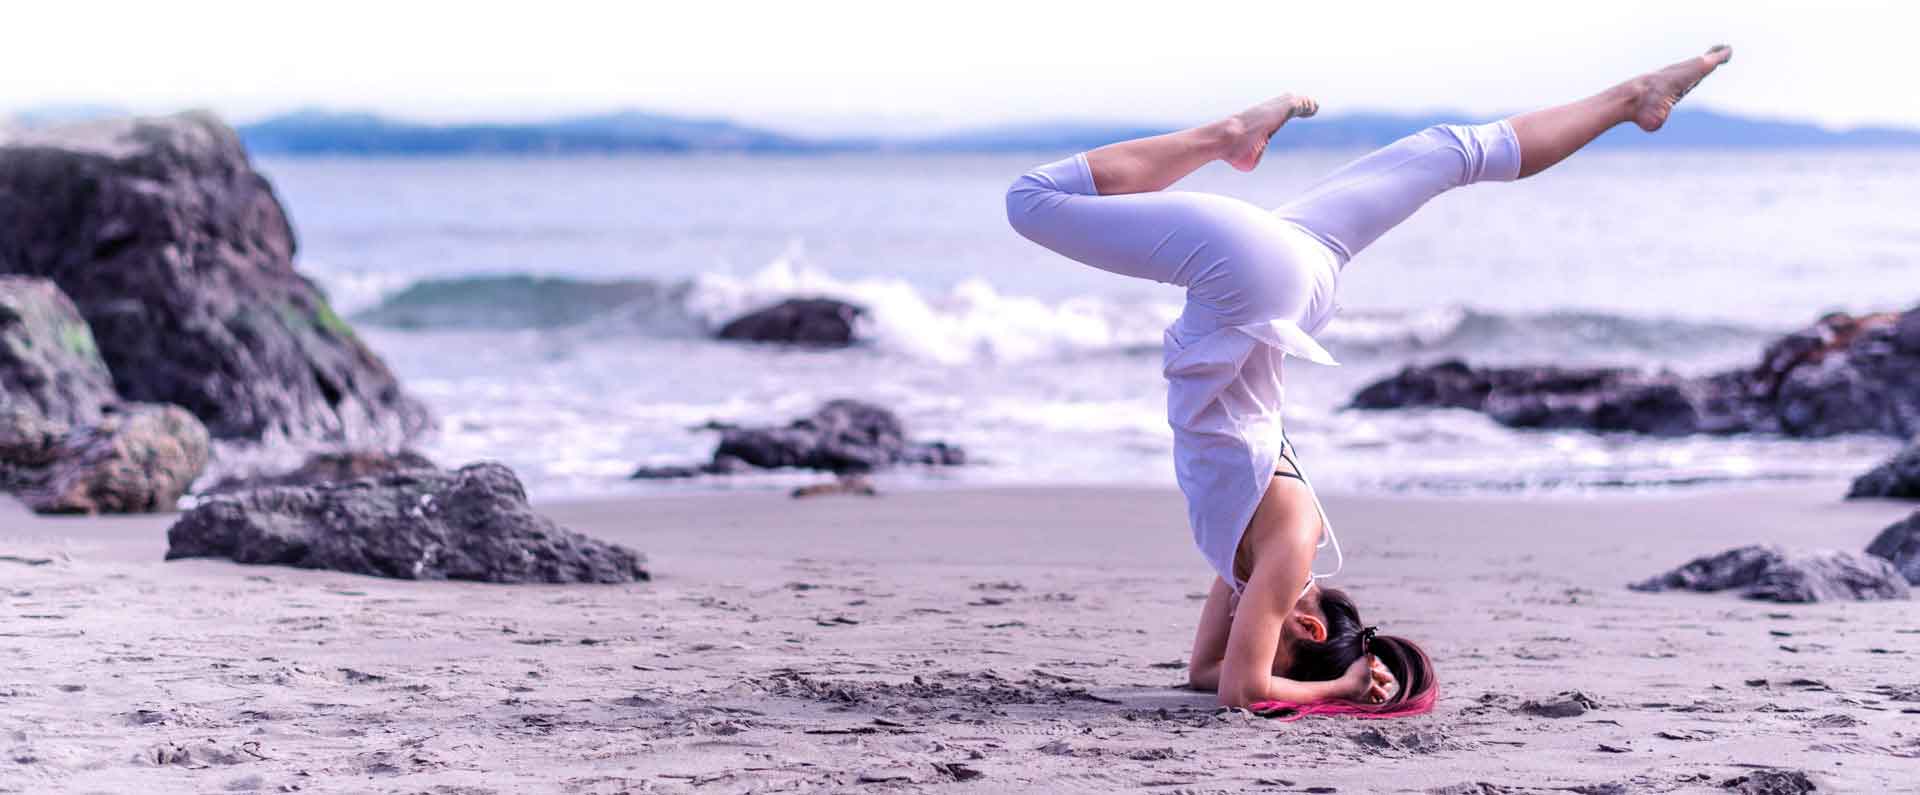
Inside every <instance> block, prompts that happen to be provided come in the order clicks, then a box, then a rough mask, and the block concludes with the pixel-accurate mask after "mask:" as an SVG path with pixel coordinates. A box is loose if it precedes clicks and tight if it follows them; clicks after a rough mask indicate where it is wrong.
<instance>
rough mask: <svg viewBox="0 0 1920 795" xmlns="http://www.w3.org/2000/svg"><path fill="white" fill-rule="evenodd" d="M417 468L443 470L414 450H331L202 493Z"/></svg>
mask: <svg viewBox="0 0 1920 795" xmlns="http://www.w3.org/2000/svg"><path fill="white" fill-rule="evenodd" d="M415 469H439V467H438V466H436V465H435V464H434V463H433V461H431V460H429V459H428V458H427V457H426V456H424V455H421V454H419V453H416V452H413V451H412V450H402V451H400V452H397V453H389V452H385V451H381V450H346V451H330V452H322V453H314V454H312V455H309V456H307V460H306V461H305V462H302V463H301V464H300V466H299V467H298V468H295V469H293V470H291V471H287V472H280V473H276V474H272V475H260V476H256V477H245V478H225V479H223V480H221V481H220V482H218V483H215V484H213V485H212V486H209V487H207V488H206V489H204V490H202V491H201V492H200V493H201V494H205V495H213V494H229V493H232V492H236V491H246V490H248V489H257V488H264V487H267V486H319V485H324V484H327V483H340V482H343V481H348V480H358V479H360V478H364V477H371V476H373V475H385V474H389V473H393V472H406V471H409V470H415Z"/></svg>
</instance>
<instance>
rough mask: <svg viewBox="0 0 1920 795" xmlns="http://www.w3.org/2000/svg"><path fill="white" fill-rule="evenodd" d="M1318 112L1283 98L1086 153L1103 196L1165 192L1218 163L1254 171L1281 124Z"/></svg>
mask: <svg viewBox="0 0 1920 795" xmlns="http://www.w3.org/2000/svg"><path fill="white" fill-rule="evenodd" d="M1319 110H1320V106H1319V105H1317V104H1315V103H1314V101H1313V100H1311V99H1308V98H1306V97H1296V96H1293V95H1292V94H1282V95H1280V96H1278V97H1274V98H1273V99H1270V100H1267V101H1266V102H1262V103H1260V104H1258V105H1255V106H1253V107H1251V108H1248V109H1246V110H1243V111H1241V112H1239V113H1236V114H1233V115H1232V116H1228V117H1227V118H1224V119H1221V120H1219V121H1216V122H1214V123H1212V124H1207V125H1202V126H1199V127H1193V128H1190V129H1186V130H1181V131H1179V132H1175V133H1167V134H1166V135H1156V136H1153V137H1151V138H1137V139H1134V140H1132V141H1122V142H1120V143H1117V144H1108V145H1106V146H1102V147H1100V148H1099V149H1095V150H1093V151H1091V152H1088V153H1087V166H1088V167H1089V168H1091V169H1092V170H1093V181H1094V184H1095V185H1096V186H1098V188H1099V191H1100V195H1102V196H1116V195H1120V194H1125V193H1151V192H1153V191H1157V190H1165V189H1166V187H1167V186H1168V185H1172V184H1173V183H1175V182H1179V181H1180V179H1181V178H1182V177H1185V176H1186V175H1188V174H1191V173H1193V172H1194V170H1195V169H1198V168H1199V167H1201V166H1204V165H1206V164H1208V163H1211V162H1213V161H1215V160H1225V161H1227V162H1228V163H1229V164H1231V165H1232V166H1233V167H1234V168H1237V169H1240V170H1241V171H1251V170H1253V167H1254V166H1256V165H1259V163H1260V156H1261V155H1262V154H1263V153H1265V152H1266V149H1267V139H1269V138H1272V137H1273V134H1274V133H1275V132H1278V131H1279V129H1280V127H1281V125H1284V124H1286V123H1287V121H1288V120H1290V119H1296V118H1302V119H1303V118H1306V117H1308V116H1312V115H1313V114H1315V113H1317V112H1319Z"/></svg>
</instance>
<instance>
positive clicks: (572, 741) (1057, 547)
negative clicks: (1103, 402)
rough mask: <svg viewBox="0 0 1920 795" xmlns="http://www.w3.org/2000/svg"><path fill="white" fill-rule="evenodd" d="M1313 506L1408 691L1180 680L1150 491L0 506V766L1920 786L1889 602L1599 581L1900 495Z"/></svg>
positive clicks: (1165, 549)
mask: <svg viewBox="0 0 1920 795" xmlns="http://www.w3.org/2000/svg"><path fill="white" fill-rule="evenodd" d="M1327 503H1328V505H1327V507H1328V510H1329V511H1330V512H1332V514H1333V515H1334V516H1335V517H1336V521H1337V522H1338V523H1339V527H1340V529H1341V539H1342V541H1343V542H1344V543H1345V544H1346V547H1347V550H1348V565H1347V571H1346V573H1345V574H1344V575H1342V576H1341V577H1340V578H1338V580H1337V581H1336V582H1335V584H1337V585H1339V586H1341V587H1345V588H1347V589H1349V590H1350V591H1351V592H1352V593H1354V595H1355V597H1356V599H1357V600H1358V601H1359V603H1360V605H1361V608H1362V611H1363V615H1364V617H1365V618H1366V619H1367V620H1368V621H1369V622H1370V623H1376V624H1379V625H1380V626H1381V627H1382V629H1383V631H1387V632H1392V633H1395V634H1403V635H1407V636H1409V637H1412V638H1414V639H1416V640H1419V641H1421V642H1423V643H1424V644H1425V645H1426V647H1427V649H1428V650H1429V651H1430V652H1431V653H1432V655H1433V657H1434V659H1435V662H1436V664H1437V665H1438V666H1439V669H1440V675H1441V679H1442V688H1443V690H1442V697H1441V700H1440V704H1439V707H1438V709H1437V710H1436V711H1435V712H1434V713H1433V714H1431V715H1427V716H1423V717H1419V718H1412V719H1404V720H1395V721H1375V722H1357V721H1353V720H1349V719H1326V718H1322V719H1308V720H1305V721H1301V722H1297V723H1278V722H1272V721H1267V720H1263V719H1260V718H1254V717H1250V716H1247V715H1245V714H1244V713H1236V712H1232V711H1224V710H1219V709H1216V708H1215V707H1214V706H1213V701H1212V697H1211V696H1210V695H1207V694H1199V693H1193V692H1190V691H1186V690H1183V689H1181V687H1180V683H1181V682H1182V681H1183V679H1184V673H1183V671H1182V670H1181V667H1182V663H1183V658H1184V656H1185V654H1186V652H1187V648H1188V644H1189V641H1190V639H1191V635H1190V633H1191V631H1192V625H1193V621H1194V619H1195V617H1196V616H1197V614H1198V612H1199V608H1200V604H1201V595H1202V593H1203V592H1204V591H1205V588H1206V585H1207V583H1208V575H1207V573H1206V571H1205V569H1204V565H1203V564H1202V563H1201V561H1200V558H1199V556H1198V554H1197V553H1195V552H1194V551H1193V550H1192V548H1191V545H1190V542H1189V541H1188V538H1187V533H1186V530H1185V524H1184V512H1183V509H1182V506H1181V502H1180V499H1179V495H1178V494H1177V493H1175V492H1173V491H1170V490H1168V491H1157V490H1137V489H1125V490H1123V489H1101V488H1045V489H997V490H969V491H934V492H920V493H895V494H888V495H885V496H882V497H879V498H861V497H827V498H817V499H812V500H803V501H794V500H790V499H787V498H786V497H784V496H779V495H773V494H751V495H732V496H719V497H663V498H647V499H632V500H617V501H598V502H582V503H561V504H547V505H544V506H542V508H543V509H544V510H546V511H547V512H548V513H549V514H550V515H552V516H554V517H555V518H556V519H559V520H560V521H561V522H562V523H564V524H567V525H570V526H572V527H574V528H575V529H578V530H581V531H584V532H588V533H590V534H593V535H597V536H601V537H604V538H607V539H609V540H616V541H620V542H623V543H627V544H630V545H632V546H634V547H636V548H638V549H641V550H643V551H645V552H646V553H648V555H649V557H650V558H651V567H652V569H653V571H654V573H655V578H656V579H655V581H654V582H653V583H651V584H645V585H639V586H632V587H600V586H569V587H546V586H541V587H526V586H488V585H476V584H464V583H417V582H399V581H389V580H378V579H372V578H366V577H358V576H351V575H342V574H333V573H326V572H309V571H295V570H290V569H278V568H267V567H245V566H238V565H233V564H230V563H225V562H220V561H209V560H199V561H178V562H172V563H166V562H162V561H161V560H160V558H161V555H162V553H163V552H164V550H165V538H164V531H165V528H166V526H167V525H168V524H169V523H170V521H171V517H166V516H154V517H136V518H114V519H47V518H39V517H33V516H31V515H29V514H26V513H25V512H24V511H22V510H21V509H20V508H18V507H17V506H15V505H12V504H11V503H9V504H6V505H4V506H0V596H3V597H4V601H0V659H4V660H5V661H6V662H5V668H4V669H3V670H0V751H3V752H4V753H3V754H0V792H48V791H78V792H89V791H92V792H129V791H137V792H149V793H159V792H205V791H223V790H230V791H249V790H257V791H269V792H284V791H301V792H431V793H487V792H501V793H505V792H592V793H599V792H748V791H752V792H762V791H816V790H835V791H860V792H866V791H872V792H890V791H907V790H919V789H939V790H955V791H978V792H1003V791H1049V792H1058V791H1111V790H1118V789H1125V790H1135V791H1162V792H1216V791H1246V790H1270V791H1292V792H1343V793H1344V792H1427V791H1442V792H1449V793H1483V792H1536V791H1539V792H1584V793H1608V792H1689V791H1702V792H1705V791H1713V792H1727V791H1729V790H1727V789H1725V788H1723V785H1724V784H1725V783H1726V782H1728V781H1729V780H1733V779H1736V778H1737V777H1740V776H1743V775H1746V776H1752V775H1755V774H1756V773H1757V772H1758V771H1765V770H1768V769H1783V770H1794V771H1803V772H1805V773H1807V774H1809V776H1810V780H1811V781H1812V782H1814V783H1816V784H1817V785H1819V786H1820V788H1821V789H1820V791H1823V792H1825V791H1834V792H1891V791H1902V790H1903V789H1907V790H1910V789H1911V788H1913V787H1915V786H1916V785H1915V781H1916V779H1915V771H1916V770H1920V664H1917V663H1920V607H1916V605H1915V604H1914V603H1912V602H1891V603H1848V604H1818V605H1773V604H1764V603H1754V602H1745V601H1741V600H1738V599H1736V598H1733V597H1731V596H1723V595H1698V594H1643V593H1636V592H1632V591H1628V590H1627V589H1626V588H1625V587H1624V585H1625V583H1627V582H1628V581H1630V580H1636V579H1640V578H1643V577H1645V576H1648V575H1651V574H1654V573H1656V572H1659V571H1662V570H1665V569H1666V568H1669V567H1671V566H1673V565H1676V564H1678V563H1680V562H1683V561H1684V560H1686V559H1688V558H1690V557H1692V556H1694V555H1697V554H1702V553H1707V552H1714V551H1719V550H1721V549H1724V548H1726V547H1729V546H1733V545H1736V544H1745V543H1755V542H1776V543H1785V544H1793V545H1804V546H1830V547H1839V548H1845V549H1853V550H1858V549H1860V548H1862V547H1864V546H1865V544H1866V543H1867V541H1868V540H1869V539H1870V538H1871V537H1872V536H1873V534H1874V533H1875V532H1877V531H1878V530H1879V529H1880V528H1881V527H1883V526H1884V525H1886V524H1888V523H1889V522H1891V521H1893V520H1894V519H1896V518H1898V517H1900V516H1903V515H1905V514H1906V513H1908V512H1910V511H1911V507H1910V506H1900V505H1894V504H1887V503H1856V504H1845V503H1841V502H1839V501H1838V500H1837V489H1836V488H1835V487H1832V486H1820V487H1801V486H1796V487H1791V488H1776V489H1767V490H1750V491H1739V492H1721V493H1712V494H1699V495H1691V496H1684V497H1612V498H1609V499H1605V500H1586V499H1578V498H1556V499H1532V500H1518V499H1514V500H1503V499H1483V498H1473V499H1466V498H1449V499H1441V498H1381V497H1349V498H1344V499H1343V498H1340V497H1337V496H1330V497H1329V498H1328V500H1327ZM1571 691H1577V693H1578V695H1577V696H1575V695H1564V694H1567V693H1569V692H1571Z"/></svg>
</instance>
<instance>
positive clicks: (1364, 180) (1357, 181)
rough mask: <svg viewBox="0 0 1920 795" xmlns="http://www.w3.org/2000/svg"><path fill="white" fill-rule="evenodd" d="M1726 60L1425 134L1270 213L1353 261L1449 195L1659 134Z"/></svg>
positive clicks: (1694, 61)
mask: <svg viewBox="0 0 1920 795" xmlns="http://www.w3.org/2000/svg"><path fill="white" fill-rule="evenodd" d="M1731 56H1732V50H1730V49H1728V48H1726V47H1725V46H1720V47H1715V48H1713V49H1712V50H1709V51H1708V52H1707V54H1705V55H1702V56H1700V57H1698V58H1691V59H1688V60H1686V61H1682V62H1680V63H1677V64H1674V65H1672V66H1669V67H1667V68H1665V69H1662V70H1660V71H1657V72H1653V73H1650V74H1646V75H1642V76H1640V77H1638V78H1635V79H1633V80H1629V81H1627V82H1625V83H1622V84H1620V85H1618V86H1615V87H1614V88H1612V89H1608V90H1607V91H1605V92H1602V93H1600V94H1597V95H1595V96H1592V97H1589V98H1587V99H1584V100H1581V101H1579V102H1575V103H1572V104H1569V105H1561V106H1558V107H1554V108H1548V109H1546V110H1541V111H1535V112H1533V113H1526V114H1521V115H1519V116H1515V117H1513V118H1511V119H1507V120H1504V121H1497V122H1493V123H1491V124H1481V125H1473V126H1462V125H1452V124H1443V125H1438V126H1435V127H1429V128H1427V129H1425V130H1422V131H1420V132H1418V133H1415V134H1413V135H1410V136H1407V137H1406V138H1402V139H1400V140H1399V141H1395V142H1394V143H1392V144H1389V145H1387V146H1386V147H1384V148H1382V149H1379V150H1377V151H1375V152H1373V153H1371V154H1368V155H1367V156H1365V157H1362V158H1360V159H1359V160H1356V161H1354V162H1352V163H1349V164H1348V165H1346V166H1344V167H1342V168H1341V169H1340V170H1339V171H1336V172H1334V173H1333V175H1332V176H1330V177H1328V178H1327V179H1325V180H1323V181H1321V182H1320V183H1319V184H1317V185H1315V186H1313V187H1312V188H1309V189H1307V192H1306V193H1305V194H1303V195H1301V196H1300V197H1299V198H1297V199H1295V200H1293V201H1291V202H1288V203H1286V204H1284V205H1282V206H1280V207H1279V208H1277V209H1276V210H1275V211H1274V212H1275V214H1277V215H1278V216H1279V217H1281V218H1283V219H1285V220H1288V221H1291V222H1293V223H1296V224H1299V225H1300V226H1301V227H1304V228H1305V229H1307V231H1309V232H1312V233H1313V234H1314V235H1315V236H1316V237H1319V238H1320V240H1321V241H1322V242H1324V243H1326V244H1327V245H1328V246H1330V247H1332V248H1333V249H1334V250H1335V251H1336V252H1338V253H1339V254H1340V255H1341V256H1342V257H1343V258H1347V259H1350V258H1352V257H1353V256H1354V255H1356V254H1358V253H1360V250H1361V249H1364V248H1366V247H1367V246H1368V245H1369V244H1371V243H1373V241H1375V240H1377V239H1379V238H1380V236H1381V235H1383V234H1386V232H1387V230H1389V229H1392V228H1393V227H1394V226H1396V225H1398V224H1399V223H1400V222H1401V221H1404V220H1406V219H1407V217H1408V216H1411V215H1413V213H1414V211H1415V210H1418V209H1420V206H1421V205H1424V204H1426V203H1427V201H1428V200H1430V199H1432V198H1433V197H1435V196H1438V195H1440V194H1441V193H1445V192H1446V191H1448V190H1452V189H1453V188H1458V187H1460V186H1462V185H1469V184H1472V183H1475V182H1482V181H1489V180H1491V181H1508V180H1514V179H1519V178H1521V177H1528V176H1532V175H1534V174H1538V173H1540V172H1541V171H1544V170H1546V169H1547V168H1548V167H1550V166H1552V165H1553V164H1555V163H1558V162H1560V161H1561V160H1564V159H1566V157H1567V156H1568V155H1570V154H1573V152H1574V151H1576V150H1578V149H1579V148H1580V147H1583V146H1586V145H1587V144H1588V143H1589V142H1591V141H1592V140H1593V139H1594V138H1596V137H1599V135H1600V134H1601V133H1603V132H1606V131H1607V130H1608V129H1610V128H1612V127H1613V126H1614V125H1617V124H1620V123H1621V122H1625V121H1633V122H1635V123H1637V124H1639V125H1640V126H1641V127H1642V128H1643V129H1647V130H1649V131H1651V130H1656V129H1659V127H1660V125H1662V124H1665V123H1666V119H1667V115H1668V114H1669V113H1670V112H1671V111H1672V110H1673V106H1674V103H1677V102H1679V101H1680V97H1682V96H1684V95H1685V94H1686V93H1687V91H1688V90H1690V89H1692V88H1693V86H1694V85H1695V84H1697V83H1699V82H1700V80H1701V79H1702V78H1704V77H1706V75H1707V74H1708V73H1709V72H1712V71H1713V69H1714V67H1717V66H1719V65H1720V64H1723V63H1726V62H1727V59H1728V58H1729V57H1731Z"/></svg>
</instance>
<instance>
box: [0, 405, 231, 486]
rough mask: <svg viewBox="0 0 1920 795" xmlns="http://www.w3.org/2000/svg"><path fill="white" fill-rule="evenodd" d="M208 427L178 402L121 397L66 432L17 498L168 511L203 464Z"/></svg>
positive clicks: (192, 481)
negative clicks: (98, 417)
mask: <svg viewBox="0 0 1920 795" xmlns="http://www.w3.org/2000/svg"><path fill="white" fill-rule="evenodd" d="M207 444H209V440H207V428H205V426H202V424H200V421H198V419H194V415H190V413H186V411H184V409H180V407H177V405H156V403H123V405H119V407H115V409H113V411H109V413H108V415H106V417H104V419H102V421H100V422H98V424H92V426H79V428H75V430H71V432H69V434H67V436H65V438H63V440H61V442H60V446H58V449H56V451H54V455H52V457H54V461H52V465H50V467H48V469H46V474H44V480H42V482H40V484H36V486H33V488H27V490H23V494H21V499H23V501H25V503H27V507H31V509H35V511H38V513H146V511H173V507H175V503H179V501H180V495H182V494H186V488H188V486H192V484H194V478H198V476H200V472H202V470H205V469H207Z"/></svg>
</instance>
